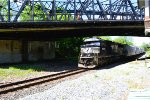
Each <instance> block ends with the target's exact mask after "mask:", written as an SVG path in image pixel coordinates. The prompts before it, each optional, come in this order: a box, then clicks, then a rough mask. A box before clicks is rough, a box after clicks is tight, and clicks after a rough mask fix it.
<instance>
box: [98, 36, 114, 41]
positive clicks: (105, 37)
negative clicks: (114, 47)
mask: <svg viewBox="0 0 150 100" xmlns="http://www.w3.org/2000/svg"><path fill="white" fill-rule="evenodd" d="M98 38H101V39H103V40H109V41H112V38H111V36H98Z"/></svg>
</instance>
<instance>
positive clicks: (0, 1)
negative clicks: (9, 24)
mask: <svg viewBox="0 0 150 100" xmlns="http://www.w3.org/2000/svg"><path fill="white" fill-rule="evenodd" d="M0 12H1V14H2V15H3V18H4V21H8V6H7V0H0ZM10 16H12V11H11V10H10Z"/></svg>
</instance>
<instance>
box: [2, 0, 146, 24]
mask: <svg viewBox="0 0 150 100" xmlns="http://www.w3.org/2000/svg"><path fill="white" fill-rule="evenodd" d="M134 1H135V0H59V1H58V0H0V22H28V21H33V22H34V21H85V20H91V21H97V20H144V9H143V8H141V9H140V8H138V6H137V2H134Z"/></svg>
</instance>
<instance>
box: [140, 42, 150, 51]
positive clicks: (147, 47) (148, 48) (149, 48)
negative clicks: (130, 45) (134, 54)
mask: <svg viewBox="0 0 150 100" xmlns="http://www.w3.org/2000/svg"><path fill="white" fill-rule="evenodd" d="M141 47H142V48H144V50H145V51H150V43H143V44H142V45H141Z"/></svg>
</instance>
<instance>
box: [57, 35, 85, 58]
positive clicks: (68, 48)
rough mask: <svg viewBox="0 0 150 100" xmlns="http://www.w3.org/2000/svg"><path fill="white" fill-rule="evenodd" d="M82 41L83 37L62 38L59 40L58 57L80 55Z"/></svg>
mask: <svg viewBox="0 0 150 100" xmlns="http://www.w3.org/2000/svg"><path fill="white" fill-rule="evenodd" d="M82 43H83V38H82V37H74V38H64V39H60V40H59V41H57V44H58V45H59V48H56V57H60V58H64V57H65V58H68V57H78V55H79V52H80V46H81V44H82Z"/></svg>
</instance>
